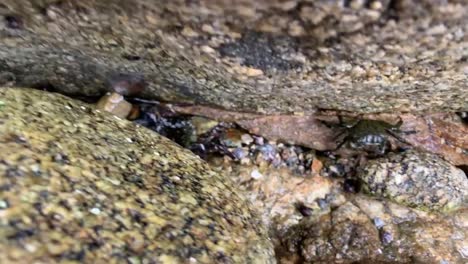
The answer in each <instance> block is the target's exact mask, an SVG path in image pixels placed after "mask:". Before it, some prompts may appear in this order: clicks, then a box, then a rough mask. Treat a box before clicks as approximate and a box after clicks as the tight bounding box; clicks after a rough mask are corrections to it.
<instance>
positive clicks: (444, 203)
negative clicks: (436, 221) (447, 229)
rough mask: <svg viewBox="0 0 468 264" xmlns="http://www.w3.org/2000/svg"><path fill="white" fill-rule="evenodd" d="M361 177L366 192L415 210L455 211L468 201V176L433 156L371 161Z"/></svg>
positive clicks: (412, 153)
mask: <svg viewBox="0 0 468 264" xmlns="http://www.w3.org/2000/svg"><path fill="white" fill-rule="evenodd" d="M357 177H359V178H360V179H361V180H362V181H363V189H364V191H365V192H367V193H369V194H371V195H375V196H379V197H385V198H388V199H391V200H393V201H395V202H397V203H401V204H405V205H408V206H410V207H414V208H420V209H429V210H452V209H454V208H457V207H459V206H461V205H463V204H466V202H467V201H468V178H467V177H466V175H465V173H464V172H463V171H462V170H460V169H458V168H456V167H455V166H453V165H451V164H450V163H448V162H447V161H445V160H443V159H442V158H440V157H439V156H437V155H435V154H431V153H426V152H419V151H414V150H412V151H406V152H404V153H401V154H390V155H388V156H387V157H383V158H380V159H376V160H372V161H370V162H369V163H368V164H366V165H365V166H364V167H363V168H361V169H360V171H359V172H358V174H357Z"/></svg>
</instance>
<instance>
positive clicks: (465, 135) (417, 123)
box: [400, 114, 468, 165]
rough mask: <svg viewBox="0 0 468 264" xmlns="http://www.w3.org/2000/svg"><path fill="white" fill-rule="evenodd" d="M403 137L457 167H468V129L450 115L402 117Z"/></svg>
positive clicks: (409, 115)
mask: <svg viewBox="0 0 468 264" xmlns="http://www.w3.org/2000/svg"><path fill="white" fill-rule="evenodd" d="M400 118H401V119H402V120H403V125H402V126H401V128H400V129H401V130H402V131H408V132H409V131H414V132H415V133H413V134H411V133H402V134H401V136H402V137H403V138H404V139H405V140H406V141H408V143H410V144H411V145H413V146H414V147H418V148H421V149H424V150H426V151H429V152H432V153H436V154H439V155H441V156H443V157H444V158H445V159H446V160H448V161H450V162H452V163H453V164H455V165H468V127H467V126H466V125H464V124H463V123H462V122H455V121H454V120H455V119H454V118H453V117H452V116H451V115H450V114H432V115H426V116H415V115H411V114H405V115H401V116H400Z"/></svg>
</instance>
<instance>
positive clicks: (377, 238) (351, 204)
mask: <svg viewBox="0 0 468 264" xmlns="http://www.w3.org/2000/svg"><path fill="white" fill-rule="evenodd" d="M210 165H213V166H215V167H219V169H220V170H222V172H223V173H224V174H225V175H226V177H229V178H232V179H233V180H234V181H235V182H237V183H238V186H239V188H241V189H244V190H246V191H247V193H248V194H249V195H248V198H249V199H250V200H251V201H252V203H253V204H254V206H255V207H256V208H258V209H259V210H260V211H261V212H262V215H263V222H264V223H265V225H267V226H268V227H269V229H270V236H271V238H272V239H273V241H274V242H275V246H276V256H277V259H278V262H279V263H285V264H286V263H287V264H291V263H374V264H375V263H431V264H432V263H434V264H436V263H437V264H440V263H457V264H458V263H466V262H467V261H468V210H467V207H466V205H465V206H464V207H463V208H461V209H459V210H457V211H453V212H451V213H449V214H442V213H436V212H425V211H421V210H418V209H412V208H409V207H406V206H403V205H398V204H396V203H393V202H390V201H388V200H382V199H375V198H371V197H366V196H364V195H362V194H354V193H349V192H345V191H344V188H343V182H342V180H341V179H337V178H330V177H323V176H319V175H315V176H311V175H309V176H305V177H304V176H302V177H300V176H297V175H295V174H294V173H293V172H292V171H289V172H288V171H287V170H285V169H282V170H278V169H276V170H275V169H273V168H272V167H268V166H260V167H258V166H251V165H240V164H234V165H232V164H228V163H224V164H220V163H219V162H216V161H215V160H212V161H211V162H210ZM254 172H257V175H255V174H254ZM258 173H260V174H258Z"/></svg>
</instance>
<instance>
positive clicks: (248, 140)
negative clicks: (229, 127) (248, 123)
mask: <svg viewBox="0 0 468 264" xmlns="http://www.w3.org/2000/svg"><path fill="white" fill-rule="evenodd" d="M241 140H242V143H244V144H246V145H250V144H252V142H254V139H253V138H252V136H251V135H249V134H243V135H242V136H241Z"/></svg>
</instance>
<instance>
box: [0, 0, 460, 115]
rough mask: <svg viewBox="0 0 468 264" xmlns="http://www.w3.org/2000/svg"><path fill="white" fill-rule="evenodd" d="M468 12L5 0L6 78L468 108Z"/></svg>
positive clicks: (296, 102) (263, 99) (277, 104)
mask: <svg viewBox="0 0 468 264" xmlns="http://www.w3.org/2000/svg"><path fill="white" fill-rule="evenodd" d="M467 14H468V2H466V1H463V0H453V1H439V0H423V1H408V0H395V1H389V0H378V1H377V0H376V1H360V0H355V1H347V0H346V1H345V0H334V1H329V0H317V1H306V0H290V1H282V0H273V1H271V0H260V1H244V0H236V1H234V2H233V1H228V0H222V1H210V0H202V1H189V2H187V1H185V0H175V1H160V0H157V1H148V0H129V1H120V0H99V1H97V0H90V1H85V2H83V1H69V0H67V1H56V0H48V1H43V0H4V1H2V4H1V5H0V76H1V78H0V79H1V80H0V82H3V83H13V84H15V83H16V84H17V85H22V86H34V87H47V88H52V89H57V90H61V91H62V92H66V93H71V94H77V93H80V94H86V95H98V94H102V93H103V92H104V91H106V90H116V89H117V88H116V87H115V85H116V83H122V76H123V79H126V80H127V81H126V84H125V85H124V86H127V87H128V88H129V89H130V90H139V89H134V88H135V87H140V88H141V86H142V85H143V81H144V83H146V85H147V87H146V89H145V90H144V91H143V92H142V94H140V95H139V96H142V97H148V98H155V97H157V98H159V99H163V100H167V101H178V102H189V103H190V102H193V103H197V104H208V105H214V106H219V107H223V108H228V109H232V110H236V111H241V110H244V111H255V112H266V113H272V112H283V113H284V112H292V111H313V110H314V109H316V108H317V107H318V108H326V109H337V110H349V111H356V112H382V111H384V112H385V111H386V112H394V111H459V110H465V111H466V110H467V109H468V100H467V97H466V93H467V87H468V78H467V74H468V64H467V57H468V54H467V52H466V51H467V46H468V41H467V40H468V34H467V31H468V15H467ZM115 79H118V80H119V81H116V80H115ZM120 88H121V87H120ZM120 88H118V89H117V90H119V89H120Z"/></svg>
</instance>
